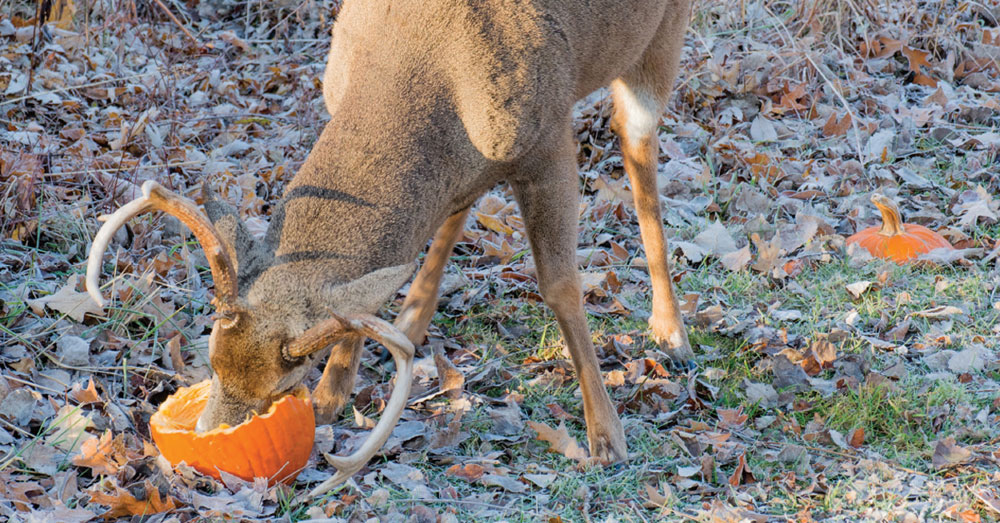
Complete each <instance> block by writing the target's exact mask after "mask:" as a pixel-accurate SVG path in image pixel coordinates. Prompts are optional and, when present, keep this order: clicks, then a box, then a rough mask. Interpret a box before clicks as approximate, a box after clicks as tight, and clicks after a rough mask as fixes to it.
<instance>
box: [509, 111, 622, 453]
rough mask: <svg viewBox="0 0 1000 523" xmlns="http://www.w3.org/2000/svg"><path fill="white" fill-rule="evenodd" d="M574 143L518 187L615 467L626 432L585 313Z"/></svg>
mask: <svg viewBox="0 0 1000 523" xmlns="http://www.w3.org/2000/svg"><path fill="white" fill-rule="evenodd" d="M567 127H568V126H567ZM571 144H572V140H571V138H570V136H569V134H568V133H567V136H566V140H564V141H563V142H560V144H559V145H561V147H560V148H559V149H558V150H557V151H555V152H554V153H553V158H544V156H545V155H542V156H543V158H542V159H541V160H540V161H539V158H538V157H532V158H531V161H530V162H528V163H526V164H525V165H526V166H527V167H526V169H525V170H527V171H528V172H522V174H523V175H525V178H527V179H529V180H530V181H526V182H525V181H522V182H512V185H513V187H514V194H515V196H516V198H517V201H518V204H519V205H520V207H521V213H522V215H523V216H524V223H525V228H526V229H527V233H528V239H529V240H530V242H531V252H532V253H533V255H534V257H535V262H536V265H537V271H538V285H539V290H540V291H541V293H542V297H543V298H544V300H545V303H546V304H547V305H548V306H549V307H550V308H551V309H552V311H553V312H554V313H555V316H556V320H557V322H558V323H559V330H560V331H562V335H563V339H564V340H565V343H566V345H567V347H568V348H569V352H570V355H571V356H572V359H573V366H574V367H575V368H576V375H577V378H578V379H579V381H580V391H581V392H582V393H583V412H584V417H585V418H586V421H587V440H588V442H589V443H590V453H591V455H592V456H595V457H598V458H600V459H601V460H603V461H605V462H608V463H612V462H618V461H622V460H624V459H625V458H626V457H627V449H626V445H625V433H624V431H623V430H622V425H621V421H620V420H619V419H618V414H617V412H616V411H615V408H614V406H613V405H612V404H611V398H610V397H609V396H608V392H607V390H605V388H604V380H603V378H602V376H601V369H600V367H599V366H598V361H597V354H596V353H595V351H594V346H593V344H592V342H591V337H590V329H589V328H588V327H587V318H586V315H585V312H584V309H583V294H582V292H581V289H580V280H579V276H578V274H577V270H576V269H577V267H576V246H577V235H578V226H579V224H578V223H577V220H578V217H579V210H578V209H579V207H578V206H579V200H580V192H579V179H578V177H577V174H576V162H575V159H574V154H573V153H574V150H575V149H574V148H573V147H572V146H571Z"/></svg>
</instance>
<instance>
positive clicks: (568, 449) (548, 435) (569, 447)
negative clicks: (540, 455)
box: [528, 421, 589, 462]
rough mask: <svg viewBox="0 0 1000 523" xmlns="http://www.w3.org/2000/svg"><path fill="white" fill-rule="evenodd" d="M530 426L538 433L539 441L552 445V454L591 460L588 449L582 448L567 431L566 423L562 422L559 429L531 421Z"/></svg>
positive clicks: (578, 459) (550, 449) (579, 459)
mask: <svg viewBox="0 0 1000 523" xmlns="http://www.w3.org/2000/svg"><path fill="white" fill-rule="evenodd" d="M528 426H529V427H531V428H532V429H533V430H534V431H535V432H537V433H538V439H539V440H540V441H544V442H546V443H548V444H549V445H550V448H549V451H550V452H557V453H559V454H562V455H563V456H566V457H567V458H570V459H574V460H577V461H581V462H582V461H584V460H587V459H588V458H589V455H588V454H587V451H586V449H584V448H583V447H581V446H580V445H579V444H578V443H577V442H576V440H575V439H573V436H570V435H569V431H568V430H566V422H565V421H560V422H559V427H558V428H555V429H553V428H552V427H550V426H548V425H546V424H544V423H540V422H537V421H529V422H528Z"/></svg>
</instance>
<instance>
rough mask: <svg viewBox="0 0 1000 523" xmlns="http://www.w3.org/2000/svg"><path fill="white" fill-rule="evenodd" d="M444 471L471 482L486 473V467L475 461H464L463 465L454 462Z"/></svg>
mask: <svg viewBox="0 0 1000 523" xmlns="http://www.w3.org/2000/svg"><path fill="white" fill-rule="evenodd" d="M444 473H445V474H447V475H449V476H455V477H456V478H462V479H464V480H466V481H468V482H470V483H471V482H473V481H476V480H477V479H479V478H481V477H483V474H485V473H486V468H484V467H483V466H482V465H479V464H476V463H466V464H465V465H460V464H458V463H456V464H454V465H452V466H450V467H448V469H447V470H445V471H444Z"/></svg>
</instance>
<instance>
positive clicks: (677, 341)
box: [649, 318, 694, 366]
mask: <svg viewBox="0 0 1000 523" xmlns="http://www.w3.org/2000/svg"><path fill="white" fill-rule="evenodd" d="M667 323H668V325H664V324H663V323H661V322H656V321H654V320H653V318H650V320H649V329H650V331H651V333H652V336H653V339H654V340H655V341H656V343H657V344H658V345H659V346H660V350H662V351H663V352H665V353H666V354H667V357H669V358H670V360H671V361H672V362H673V363H674V364H677V365H683V366H687V365H688V364H689V363H690V362H691V360H693V359H694V351H693V350H691V343H690V342H688V336H687V331H686V330H685V329H684V325H683V324H681V325H680V326H677V325H676V324H675V322H667Z"/></svg>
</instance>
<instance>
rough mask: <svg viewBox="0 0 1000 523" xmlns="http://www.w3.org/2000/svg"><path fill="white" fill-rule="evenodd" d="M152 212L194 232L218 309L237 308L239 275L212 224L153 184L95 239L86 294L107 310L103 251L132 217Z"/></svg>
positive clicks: (145, 186)
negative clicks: (103, 292)
mask: <svg viewBox="0 0 1000 523" xmlns="http://www.w3.org/2000/svg"><path fill="white" fill-rule="evenodd" d="M150 210H160V211H163V212H165V213H167V214H169V215H171V216H174V217H175V218H177V219H178V220H180V221H182V222H184V225H187V226H188V228H189V229H191V231H192V232H194V235H195V237H197V238H198V242H199V243H201V246H202V248H203V249H204V250H205V257H206V258H208V265H209V267H211V269H212V278H213V279H214V280H215V292H216V300H217V304H216V305H217V307H218V308H225V307H226V306H227V305H234V304H235V303H236V299H237V294H238V290H237V287H236V271H235V270H234V269H233V262H232V260H231V258H230V256H229V252H228V251H227V250H226V246H225V244H224V243H223V242H222V239H221V238H220V237H219V234H218V232H217V231H216V230H215V227H214V226H213V225H212V222H210V221H209V220H208V218H207V217H205V215H204V214H203V213H202V212H201V210H199V209H198V207H197V206H196V205H195V204H194V202H192V201H191V200H188V199H187V198H184V197H182V196H180V195H179V194H177V193H175V192H173V191H170V190H168V189H166V188H164V187H163V186H162V185H160V184H158V183H156V182H154V181H152V180H149V181H147V182H145V183H143V184H142V196H141V197H139V198H136V199H135V200H132V201H131V202H129V203H127V204H125V205H123V206H122V207H121V208H119V209H118V210H117V211H115V212H114V213H112V214H111V215H110V216H108V217H107V221H105V222H104V225H102V226H101V229H100V230H99V231H97V235H96V236H94V243H93V244H92V245H91V246H90V255H89V258H88V259H87V292H88V293H90V297H91V298H93V299H94V301H95V302H97V304H98V305H100V306H102V307H103V306H104V303H105V302H104V298H103V297H102V296H101V288H100V285H99V282H98V276H99V275H100V273H101V259H102V257H103V256H104V251H105V250H106V249H107V248H108V243H109V242H110V241H111V237H112V236H114V234H115V232H116V231H117V230H118V229H119V228H120V227H122V226H123V225H125V222H127V221H129V220H130V219H132V217H134V216H136V215H138V214H141V213H144V212H146V211H150Z"/></svg>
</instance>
